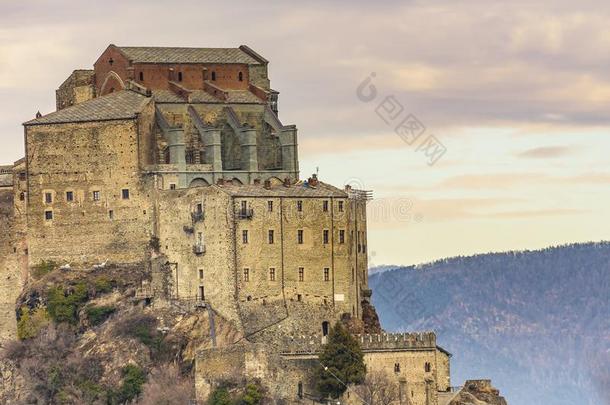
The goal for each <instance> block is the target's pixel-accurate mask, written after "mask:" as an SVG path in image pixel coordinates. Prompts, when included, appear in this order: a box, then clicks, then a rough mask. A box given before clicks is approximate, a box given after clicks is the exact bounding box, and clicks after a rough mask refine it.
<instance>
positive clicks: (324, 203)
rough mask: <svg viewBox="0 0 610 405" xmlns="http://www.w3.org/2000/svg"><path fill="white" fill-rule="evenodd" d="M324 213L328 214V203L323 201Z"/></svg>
mask: <svg viewBox="0 0 610 405" xmlns="http://www.w3.org/2000/svg"><path fill="white" fill-rule="evenodd" d="M322 211H324V212H328V201H327V200H325V201H322Z"/></svg>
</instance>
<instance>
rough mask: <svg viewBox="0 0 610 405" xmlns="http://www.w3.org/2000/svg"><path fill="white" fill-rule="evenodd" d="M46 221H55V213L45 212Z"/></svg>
mask: <svg viewBox="0 0 610 405" xmlns="http://www.w3.org/2000/svg"><path fill="white" fill-rule="evenodd" d="M44 219H45V220H47V221H51V220H52V219H53V211H45V212H44Z"/></svg>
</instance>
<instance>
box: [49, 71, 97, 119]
mask: <svg viewBox="0 0 610 405" xmlns="http://www.w3.org/2000/svg"><path fill="white" fill-rule="evenodd" d="M94 79H95V73H94V72H93V70H75V71H74V72H72V74H71V75H70V76H69V77H68V78H67V79H66V81H64V82H63V83H62V84H61V86H59V89H57V90H56V91H55V97H56V104H57V111H59V110H63V109H64V108H67V107H71V106H73V105H75V104H79V103H82V102H83V101H87V100H91V99H92V98H94V97H95V87H94V85H93V82H94Z"/></svg>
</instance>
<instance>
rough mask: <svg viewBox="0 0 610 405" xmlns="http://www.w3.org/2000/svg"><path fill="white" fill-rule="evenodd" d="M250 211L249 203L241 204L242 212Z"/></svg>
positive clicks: (243, 202)
mask: <svg viewBox="0 0 610 405" xmlns="http://www.w3.org/2000/svg"><path fill="white" fill-rule="evenodd" d="M247 210H248V201H242V202H241V212H243V213H245V212H246V211H247Z"/></svg>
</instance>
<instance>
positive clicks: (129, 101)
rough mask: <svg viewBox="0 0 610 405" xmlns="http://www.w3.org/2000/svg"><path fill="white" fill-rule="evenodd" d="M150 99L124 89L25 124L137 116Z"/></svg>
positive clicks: (105, 119) (118, 118) (106, 119)
mask: <svg viewBox="0 0 610 405" xmlns="http://www.w3.org/2000/svg"><path fill="white" fill-rule="evenodd" d="M149 100H150V98H149V97H146V96H143V95H141V94H140V93H136V92H135V91H130V90H122V91H118V92H115V93H110V94H108V95H106V96H102V97H97V98H94V99H91V100H88V101H85V102H82V103H80V104H76V105H74V106H72V107H68V108H64V109H63V110H59V111H56V112H53V113H51V114H47V115H45V116H43V117H41V118H37V119H34V120H31V121H28V122H26V123H24V124H23V125H25V126H28V125H46V124H63V123H69V122H91V121H109V120H120V119H131V118H135V117H136V114H137V113H139V112H140V111H141V110H142V108H143V107H144V106H145V105H146V103H148V101H149Z"/></svg>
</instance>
